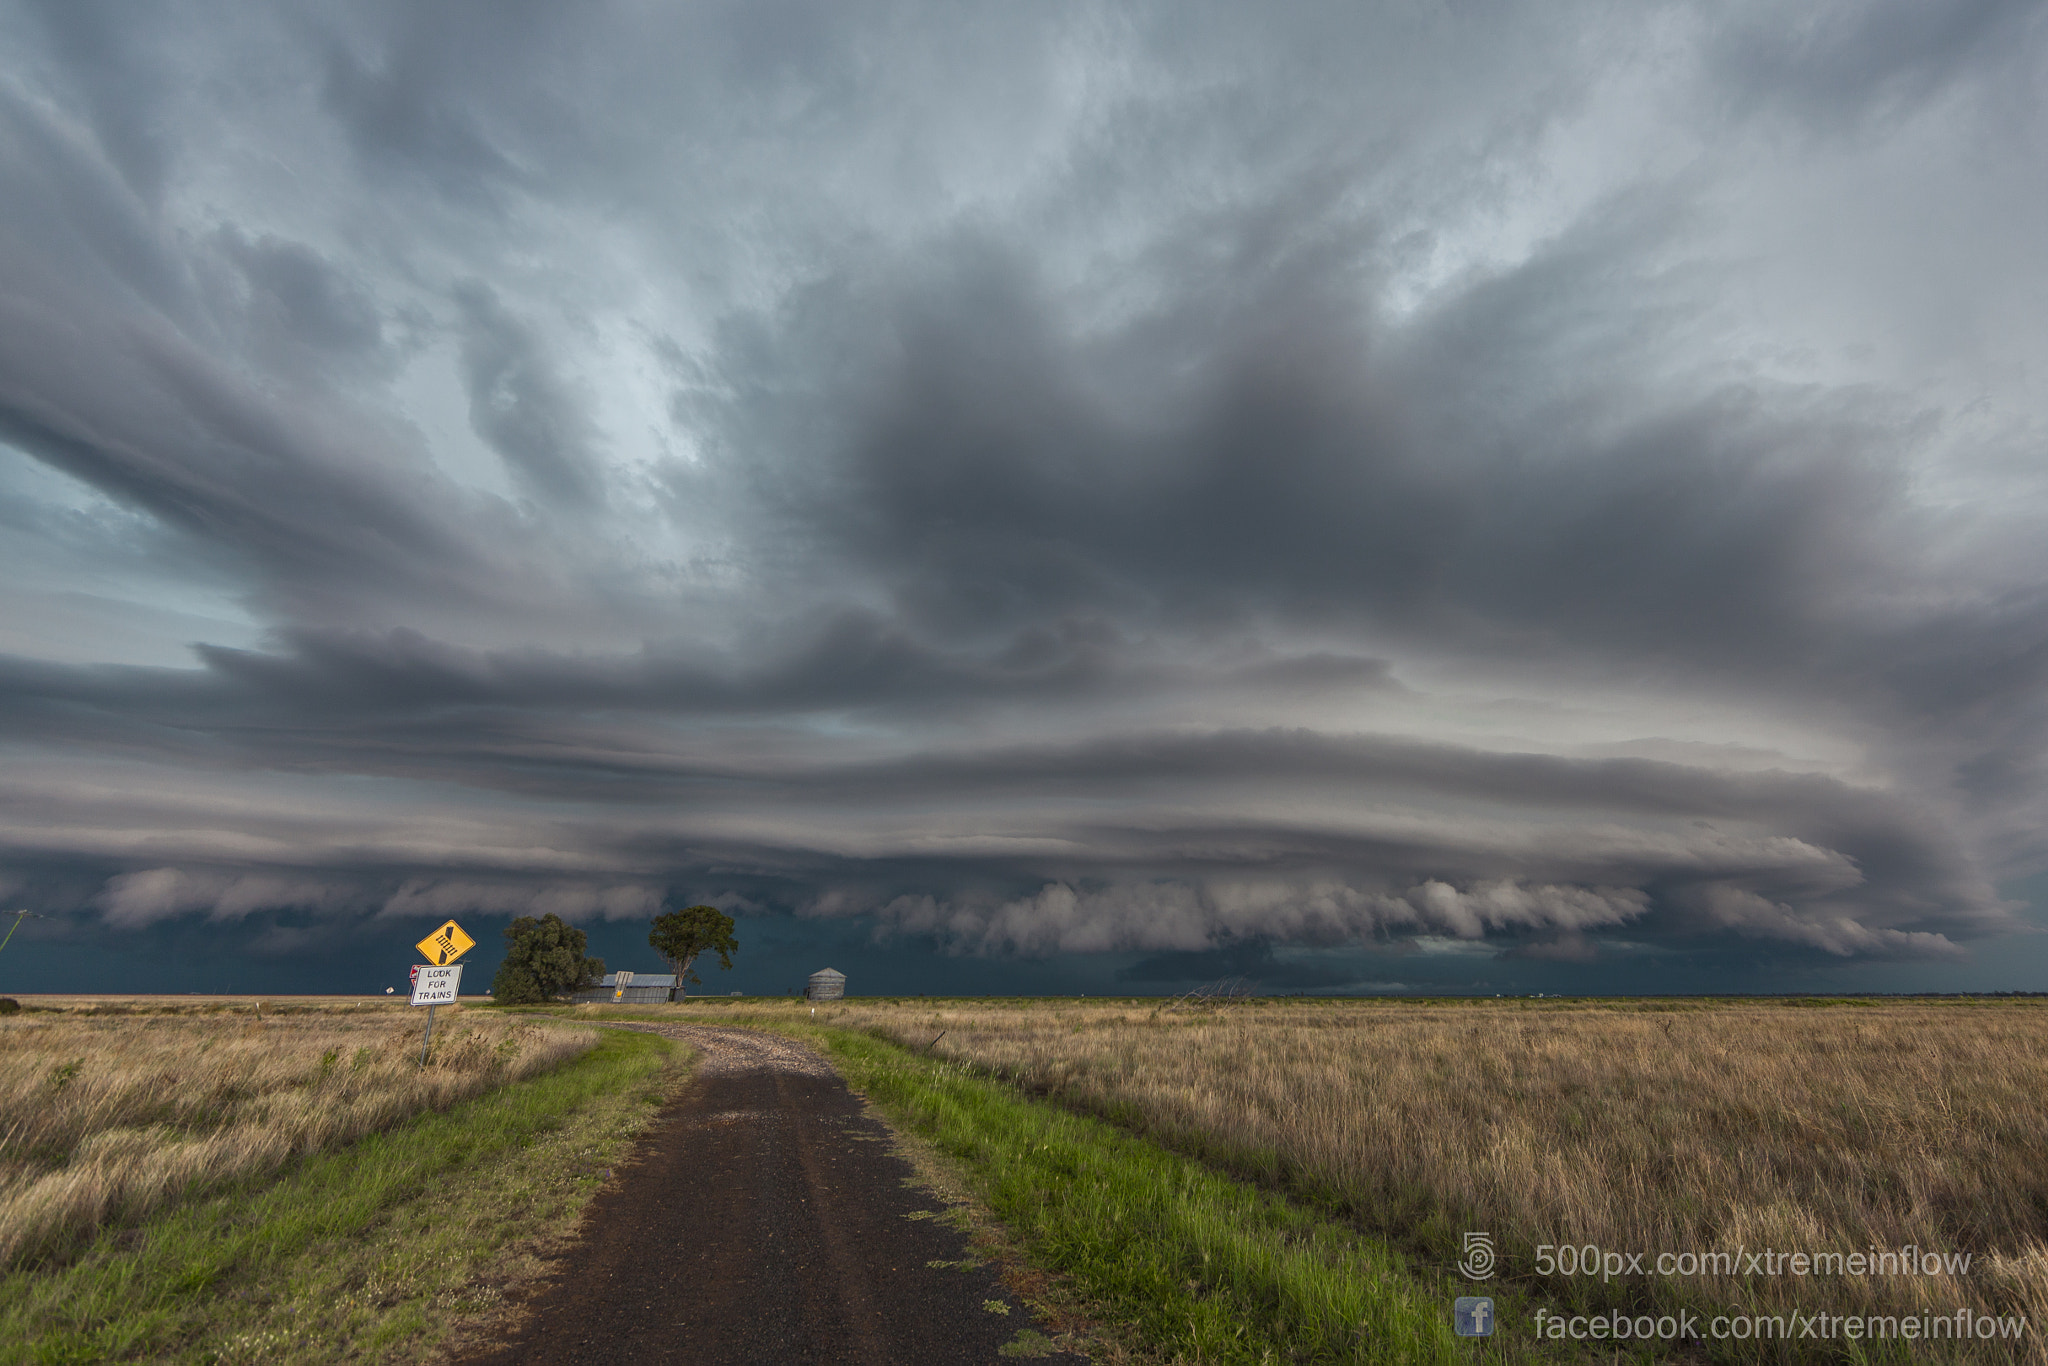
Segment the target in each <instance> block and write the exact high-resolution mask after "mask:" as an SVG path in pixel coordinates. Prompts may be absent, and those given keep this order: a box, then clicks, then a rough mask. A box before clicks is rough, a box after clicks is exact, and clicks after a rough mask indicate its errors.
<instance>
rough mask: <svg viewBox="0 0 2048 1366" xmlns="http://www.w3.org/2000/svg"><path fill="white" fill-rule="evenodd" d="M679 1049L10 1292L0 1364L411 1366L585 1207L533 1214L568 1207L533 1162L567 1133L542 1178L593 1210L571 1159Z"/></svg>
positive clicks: (536, 1080) (627, 1051)
mask: <svg viewBox="0 0 2048 1366" xmlns="http://www.w3.org/2000/svg"><path fill="white" fill-rule="evenodd" d="M673 1047H674V1045H673V1044H671V1043H670V1042H669V1041H668V1040H666V1039H662V1038H659V1037H657V1036H653V1035H647V1034H637V1033H627V1032H624V1031H619V1030H605V1031H603V1032H602V1034H601V1036H600V1039H599V1042H598V1043H597V1045H596V1046H595V1047H593V1048H592V1049H591V1050H590V1051H589V1052H587V1053H584V1054H581V1055H580V1056H578V1057H576V1058H574V1059H571V1060H570V1061H568V1062H566V1063H564V1064H562V1066H560V1067H558V1068H556V1069H555V1070H553V1071H551V1072H548V1073H544V1074H542V1075H541V1076H538V1077H532V1078H529V1079H527V1080H525V1081H521V1082H515V1083H513V1084H511V1085H508V1086H504V1087H500V1088H499V1089H497V1090H495V1091H492V1092H489V1093H488V1094H486V1095H483V1096H479V1097H477V1098H476V1099H474V1100H470V1101H466V1102H464V1103H462V1104H460V1105H457V1106H454V1107H452V1108H450V1109H449V1110H447V1111H445V1112H441V1113H427V1114H423V1115H420V1116H417V1117H415V1118H413V1119H411V1120H408V1121H407V1122H405V1123H404V1124H402V1125H399V1126H398V1127H396V1128H393V1129H390V1130H388V1131H386V1132H384V1133H381V1134H374V1135H371V1136H370V1137H368V1138H365V1139H363V1140H361V1141H360V1142H357V1143H354V1144H352V1145H350V1146H349V1147H347V1148H343V1149H338V1150H336V1151H334V1152H330V1153H324V1154H321V1155H319V1156H316V1157H312V1158H310V1159H308V1160H306V1161H305V1162H304V1163H303V1164H301V1165H300V1166H298V1167H297V1168H295V1169H293V1170H291V1171H290V1172H288V1173H287V1174H286V1175H285V1176H284V1177H282V1178H281V1179H277V1180H273V1181H268V1182H257V1181H252V1182H248V1183H244V1184H243V1185H241V1186H238V1187H236V1188H233V1189H230V1190H228V1191H226V1192H224V1193H222V1194H219V1195H216V1196H214V1197H211V1198H208V1199H205V1200H201V1201H197V1202H194V1203H192V1204H189V1205H185V1206H180V1207H176V1208H173V1209H170V1210H167V1211H165V1212H163V1213H161V1214H160V1215H158V1216H156V1217H155V1218H152V1219H151V1220H150V1221H149V1222H148V1223H147V1224H146V1225H144V1226H143V1227H142V1228H141V1229H140V1230H130V1231H125V1232H122V1231H110V1232H108V1233H106V1234H103V1235H102V1236H101V1237H99V1238H98V1239H96V1240H95V1241H94V1243H93V1244H92V1245H91V1246H90V1247H89V1248H88V1249H87V1250H86V1252H85V1253H84V1254H83V1255H82V1256H81V1257H79V1258H78V1259H77V1260H75V1261H73V1262H71V1263H69V1264H67V1265H64V1266H61V1267H57V1268H53V1269H48V1270H33V1269H30V1270H17V1271H13V1272H10V1273H8V1274H6V1275H5V1276H0V1362H5V1363H10V1364H11V1363H36V1366H58V1363H66V1364H68V1363H81V1362H102V1361H137V1360H147V1361H164V1360H178V1361H194V1362H231V1361H238V1360H286V1359H290V1360H295V1361H297V1360H315V1359H318V1360H365V1359H379V1358H381V1357H383V1356H385V1355H387V1354H389V1353H392V1352H396V1353H398V1354H399V1355H401V1356H403V1357H404V1358H405V1359H407V1360H412V1359H417V1356H418V1355H419V1351H418V1349H419V1348H420V1347H421V1346H422V1344H423V1343H424V1342H426V1341H428V1340H431V1339H435V1338H438V1337H439V1336H441V1335H443V1334H445V1332H446V1331H447V1328H448V1326H449V1321H450V1319H451V1314H450V1312H449V1305H448V1303H447V1300H448V1299H449V1298H452V1297H454V1296H456V1295H459V1294H460V1293H461V1287H463V1286H464V1285H465V1283H466V1282H468V1281H469V1279H470V1277H471V1275H472V1274H473V1273H474V1272H476V1271H478V1270H480V1269H482V1268H484V1267H487V1266H488V1258H489V1257H490V1255H491V1254H492V1252H493V1250H494V1248H495V1247H497V1246H502V1245H503V1244H505V1243H506V1242H507V1241H510V1240H511V1239H513V1238H514V1237H516V1236H518V1235H521V1234H525V1233H531V1232H533V1231H536V1226H537V1225H538V1224H539V1222H540V1219H539V1217H538V1216H537V1211H540V1210H545V1209H552V1210H554V1211H556V1212H557V1213H559V1212H560V1211H562V1210H565V1209H571V1208H574V1207H576V1205H578V1204H580V1199H578V1200H576V1201H574V1202H565V1201H564V1200H563V1199H562V1198H555V1199H553V1200H552V1201H549V1200H548V1199H545V1198H542V1197H545V1196H549V1195H554V1196H557V1197H559V1196H561V1195H562V1194H563V1192H561V1191H560V1190H559V1189H558V1190H555V1191H541V1190H538V1189H535V1188H534V1187H533V1184H532V1181H533V1178H532V1175H531V1173H529V1172H527V1171H526V1170H525V1169H527V1168H530V1167H533V1166H535V1165H536V1164H535V1163H534V1161H533V1160H532V1159H533V1156H534V1154H535V1153H536V1152H537V1151H545V1150H546V1149H547V1146H548V1143H549V1140H550V1137H551V1136H554V1135H557V1134H560V1133H565V1132H570V1131H574V1132H575V1136H576V1139H577V1142H578V1145H579V1146H578V1151H577V1152H574V1153H561V1154H556V1155H555V1160H554V1161H553V1163H552V1166H551V1168H550V1170H552V1171H553V1172H554V1174H555V1176H556V1178H557V1179H556V1181H555V1183H554V1184H555V1186H556V1187H560V1186H562V1185H564V1184H568V1183H572V1184H575V1185H577V1186H579V1187H580V1188H581V1190H580V1192H579V1194H580V1195H582V1196H587V1194H588V1193H589V1191H591V1190H594V1189H595V1187H596V1185H597V1183H598V1182H599V1181H600V1180H601V1179H602V1178H601V1177H600V1176H598V1175H597V1174H596V1173H595V1172H593V1171H588V1170H584V1169H580V1168H579V1167H577V1166H576V1159H577V1157H578V1155H579V1153H580V1154H581V1155H582V1156H584V1157H585V1158H586V1159H587V1158H590V1157H592V1156H594V1157H595V1158H596V1160H599V1161H604V1160H610V1154H612V1153H613V1152H618V1151H623V1141H624V1138H625V1136H626V1135H627V1134H628V1133H629V1132H631V1131H634V1130H637V1128H638V1127H639V1126H640V1124H641V1123H643V1122H644V1119H645V1117H646V1116H647V1115H648V1114H649V1113H651V1109H650V1106H651V1104H653V1103H656V1102H658V1100H659V1094H658V1087H657V1086H655V1084H654V1083H655V1080H656V1078H657V1076H658V1074H660V1073H661V1072H662V1070H663V1068H664V1067H665V1066H666V1065H667V1063H668V1061H669V1056H670V1053H671V1051H672V1049H673ZM598 1112H606V1113H607V1114H608V1115H609V1122H608V1123H606V1124H602V1125H598V1126H596V1127H593V1126H592V1125H591V1124H590V1123H589V1122H588V1120H587V1118H586V1117H587V1116H590V1115H592V1114H596V1113H598ZM614 1112H615V1113H614ZM579 1121H582V1127H581V1128H580V1129H579V1128H578V1124H579ZM539 1165H548V1164H545V1163H543V1164H539ZM465 1201H467V1203H466V1204H465ZM365 1292H367V1293H365ZM437 1296H440V1297H442V1302H441V1303H439V1304H438V1305H437V1304H436V1303H435V1299H436V1297H437Z"/></svg>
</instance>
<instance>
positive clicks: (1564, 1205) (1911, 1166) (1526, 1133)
mask: <svg viewBox="0 0 2048 1366" xmlns="http://www.w3.org/2000/svg"><path fill="white" fill-rule="evenodd" d="M700 1009H701V1007H700ZM708 1013H709V1012H707V1014H708ZM735 1013H737V1012H735ZM789 1013H791V1014H792V1015H799V1016H800V1018H803V1019H806V1020H808V1019H809V1018H811V1017H810V1016H809V1014H808V1011H807V1010H801V1011H799V1010H797V1009H792V1010H791V1011H790V1012H789ZM816 1019H817V1022H818V1023H820V1024H826V1023H830V1024H834V1025H841V1026H851V1027H855V1028H867V1029H872V1030H875V1031H877V1032H880V1033H882V1034H884V1035H886V1036H888V1037H891V1038H893V1039H895V1040H897V1041H899V1042H901V1043H905V1044H909V1045H911V1046H913V1047H916V1048H923V1047H925V1046H926V1045H927V1044H928V1043H930V1042H931V1041H932V1040H933V1038H934V1036H935V1035H938V1034H939V1033H940V1031H942V1030H943V1031H944V1037H943V1038H941V1039H939V1040H938V1042H937V1043H936V1045H935V1046H934V1047H933V1053H934V1054H935V1055H937V1056H946V1057H951V1058H955V1059H959V1060H962V1061H966V1062H970V1063H972V1064H975V1065H978V1066H981V1067H985V1068H989V1069H992V1070H994V1071H996V1072H999V1073H1000V1074H1002V1075H1005V1076H1007V1077H1010V1078H1011V1079H1013V1080H1015V1081H1018V1082H1020V1083H1022V1084H1024V1085H1026V1086H1029V1087H1032V1088H1034V1089H1041V1090H1044V1091H1046V1092H1049V1093H1052V1094H1055V1095H1057V1096H1058V1097H1060V1098H1061V1099H1062V1100H1064V1101H1066V1102H1068V1103H1071V1104H1077V1105H1080V1106H1082V1107H1085V1108H1088V1109H1091V1110H1094V1111H1097V1112H1100V1113H1103V1114H1106V1115H1109V1116H1111V1117H1113V1118H1117V1119H1120V1120H1122V1121H1124V1122H1126V1123H1130V1124H1133V1125H1135V1126H1137V1127H1140V1128H1143V1129H1145V1130H1147V1131H1149V1132H1151V1133H1153V1134H1154V1135H1155V1136H1158V1137H1160V1138H1162V1139H1164V1140H1166V1141H1168V1142H1171V1143H1173V1144H1175V1145H1177V1146H1182V1147H1187V1148H1193V1149H1196V1150H1199V1151H1203V1152H1205V1153H1207V1154H1209V1155H1211V1156H1213V1157H1215V1158H1217V1159H1219V1160H1221V1161H1223V1162H1225V1163H1227V1164H1229V1165H1231V1166H1233V1167H1235V1168H1237V1169H1239V1170H1241V1171H1249V1172H1254V1173H1258V1174H1261V1175H1265V1176H1268V1177H1272V1178H1277V1179H1282V1180H1285V1181H1286V1182H1288V1183H1289V1184H1290V1185H1292V1186H1294V1187H1295V1188H1296V1189H1298V1190H1303V1191H1307V1192H1311V1193H1314V1194H1317V1195H1321V1196H1324V1197H1328V1198H1331V1199H1333V1200H1334V1201H1336V1202H1337V1203H1338V1204H1339V1205H1340V1206H1341V1207H1342V1208H1343V1209H1344V1210H1345V1211H1346V1212H1347V1213H1348V1214H1350V1216H1351V1217H1353V1218H1355V1219H1356V1220H1358V1221H1359V1222H1360V1223H1361V1224H1362V1225H1364V1226H1365V1227H1368V1228H1370V1229H1373V1230H1374V1231H1377V1232H1382V1233H1385V1234H1387V1235H1388V1236H1390V1237H1393V1238H1394V1239H1396V1241H1398V1242H1400V1243H1402V1244H1404V1245H1406V1246H1408V1247H1410V1248H1412V1249H1414V1250H1416V1251H1418V1252H1421V1253H1423V1254H1424V1255H1426V1256H1428V1257H1429V1258H1430V1259H1431V1260H1434V1261H1436V1262H1438V1263H1439V1264H1440V1265H1445V1266H1449V1265H1452V1264H1455V1263H1456V1261H1457V1260H1458V1256H1459V1238H1460V1235H1461V1234H1462V1233H1463V1232H1464V1231H1465V1230H1467V1229H1471V1230H1485V1231H1489V1232H1491V1233H1492V1235H1493V1237H1494V1240H1495V1244H1496V1246H1497V1248H1498V1249H1499V1252H1500V1267H1501V1271H1502V1273H1503V1274H1504V1275H1506V1276H1508V1277H1510V1278H1512V1279H1515V1280H1517V1281H1520V1282H1522V1283H1523V1284H1532V1285H1533V1284H1539V1283H1540V1284H1542V1285H1543V1287H1544V1290H1545V1292H1546V1293H1547V1294H1549V1295H1551V1296H1552V1297H1554V1299H1556V1300H1560V1301H1564V1302H1566V1303H1571V1304H1577V1305H1583V1306H1587V1307H1596V1306H1602V1305H1609V1306H1611V1305H1635V1306H1640V1307H1644V1308H1647V1307H1651V1306H1658V1307H1662V1308H1665V1309H1669V1308H1673V1307H1678V1306H1686V1307H1692V1308H1695V1309H1702V1310H1705V1311H1707V1312H1709V1313H1738V1312H1745V1313H1746V1312H1767V1313H1776V1312H1783V1311H1789V1310H1793V1309H1795V1308H1796V1309H1797V1310H1799V1311H1801V1312H1805V1313H1814V1312H1825V1313H1829V1314H1841V1315H1851V1314H1920V1313H1942V1312H1948V1313H1953V1312H1954V1311H1955V1310H1956V1309H1958V1308H1961V1307H1963V1306H1969V1307H1971V1308H1972V1309H1974V1310H1977V1311H1979V1312H1982V1313H1996V1314H2008V1315H2009V1314H2025V1315H2027V1317H2028V1320H2029V1330H2028V1334H2027V1345H2026V1347H2025V1348H2024V1349H2018V1348H2016V1345H2014V1344H2004V1345H2001V1346H1999V1347H1997V1348H1996V1349H1995V1350H1992V1351H1991V1352H1990V1355H1988V1356H1985V1357H1984V1359H1987V1360H1990V1359H2006V1360H2010V1359H2016V1358H2017V1356H2019V1355H2021V1354H2022V1352H2024V1353H2025V1354H2031V1358H2032V1359H2041V1357H2040V1353H2041V1343H2042V1341H2043V1338H2042V1333H2043V1332H2044V1330H2048V1107H2044V1105H2043V1103H2042V1098H2043V1096H2044V1095H2048V1007H2044V1006H2042V1005H2037V1004H2034V1003H2031V1002H2020V1001H2015V1002H1933V1003H1909V1002H1900V1003H1882V1004H1862V1003H1857V1004H1848V1005H1836V1006H1832V1007H1829V1008H1816V1007H1814V1006H1800V1005H1794V1004H1783V1003H1725V1004H1724V1003H1694V1002H1658V1003H1640V1004H1599V1003H1570V1002H1560V1003H1556V1004H1552V1003H1548V1002H1545V1003H1533V1002H1530V1003H1524V1002H1493V1001H1487V1002H1470V1003H1464V1002H1458V1003H1445V1004H1430V1003H1420V1002H1412V1003H1411V1002H1347V1003H1309V1002H1303V1003H1287V1002H1271V1001H1261V1002H1248V1003H1243V1004H1234V1005H1225V1006H1220V1007H1212V1008H1208V1009H1206V1010H1200V1009H1198V1010H1190V1011H1165V1010H1161V1009H1158V1008H1157V1007H1155V1006H1154V1005H1152V1004H1151V1003H1144V1004H1132V1003H1116V1004H1101V1005H1091V1004H1087V1003H1074V1004H1065V1003H1049V1002H1048V1003H1034V1004H1030V1005H999V1004H991V1005H974V1004H962V1003H946V1004H941V1005H934V1006H920V1005H916V1004H913V1003H909V1002H905V1003H901V1004H873V1005H863V1004H860V1003H857V1002H849V1003H846V1004H844V1005H833V1006H827V1007H824V1008H821V1009H819V1010H818V1012H817V1016H816ZM735 1022H737V1021H735ZM1545 1243H1548V1244H1567V1243H1569V1244H1577V1245H1584V1244H1595V1245H1598V1246H1599V1247H1600V1248H1602V1249H1605V1250H1609V1251H1616V1252H1622V1253H1631V1252H1642V1253H1647V1254H1650V1256H1651V1257H1652V1258H1654V1257H1655V1255H1656V1254H1658V1253H1662V1252H1670V1253H1674V1254H1677V1253H1685V1252H1707V1251H1721V1250H1726V1251H1734V1250H1735V1249H1737V1248H1743V1249H1745V1250H1746V1251H1748V1252H1757V1251H1761V1250H1766V1249H1769V1250H1775V1251H1779V1252H1785V1253H1791V1252H1795V1251H1803V1252H1816V1251H1840V1252H1843V1253H1850V1252H1867V1251H1868V1250H1869V1249H1871V1248H1873V1247H1875V1248H1877V1249H1880V1250H1886V1249H1892V1250H1895V1249H1898V1248H1900V1247H1902V1246H1908V1245H1911V1246H1915V1247H1918V1248H1920V1249H1923V1250H1942V1251H1954V1252H1967V1253H1970V1254H1972V1257H1973V1260H1972V1262H1971V1264H1970V1267H1969V1270H1968V1271H1967V1273H1965V1274H1961V1275H1951V1274H1943V1275H1936V1276H1913V1275H1895V1274H1884V1275H1839V1276H1836V1275H1830V1276H1814V1275H1807V1276H1805V1277H1798V1276H1793V1275H1789V1274H1779V1275H1776V1276H1769V1275H1758V1274H1742V1273H1741V1272H1740V1271H1738V1272H1736V1273H1735V1274H1725V1275H1715V1274H1701V1275H1692V1276H1682V1277H1681V1276H1667V1277H1658V1276H1656V1275H1654V1274H1652V1275H1650V1276H1647V1277H1644V1276H1636V1277H1623V1278H1618V1279H1617V1280H1615V1281H1614V1282H1613V1283H1612V1284H1611V1285H1607V1286H1603V1285H1602V1284H1601V1282H1600V1281H1599V1280H1598V1279H1593V1280H1587V1279H1584V1278H1567V1277H1562V1276H1552V1277H1550V1278H1548V1279H1547V1280H1543V1279H1541V1278H1538V1277H1537V1276H1536V1272H1535V1270H1534V1253H1535V1249H1536V1247H1537V1246H1538V1245H1539V1244H1545ZM1820 1345H1821V1344H1815V1346H1820ZM1891 1345H1892V1346H1893V1347H1894V1348H1896V1347H1898V1346H1899V1345H1900V1344H1897V1343H1894V1344H1891ZM1842 1346H1843V1344H1842V1343H1841V1342H1839V1341H1837V1342H1836V1343H1834V1344H1833V1347H1834V1348H1835V1349H1836V1350H1839V1349H1840V1348H1841V1347H1842ZM1922 1350H1925V1349H1924V1347H1923V1349H1922ZM1979 1354H1980V1355H1981V1354H1982V1349H1979ZM1965 1355H1968V1353H1965Z"/></svg>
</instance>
